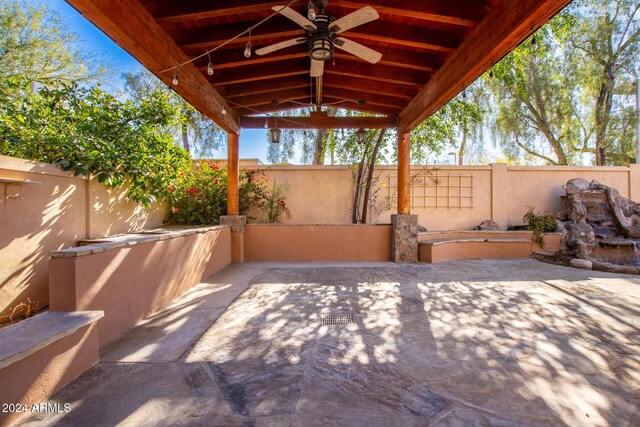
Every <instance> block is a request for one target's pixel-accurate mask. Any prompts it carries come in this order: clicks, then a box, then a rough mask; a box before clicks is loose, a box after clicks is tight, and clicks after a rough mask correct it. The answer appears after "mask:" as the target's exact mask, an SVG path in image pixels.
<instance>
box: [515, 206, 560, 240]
mask: <svg viewBox="0 0 640 427" xmlns="http://www.w3.org/2000/svg"><path fill="white" fill-rule="evenodd" d="M522 221H524V223H525V224H526V225H527V230H531V231H532V232H533V236H532V240H533V242H534V243H537V244H538V245H540V246H541V247H542V246H543V245H544V238H543V237H542V233H551V232H553V231H556V219H555V216H554V214H553V212H545V213H543V214H536V213H535V212H534V210H533V208H532V207H531V206H529V210H527V213H526V214H524V216H523V217H522Z"/></svg>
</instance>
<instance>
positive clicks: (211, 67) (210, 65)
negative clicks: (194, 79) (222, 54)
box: [207, 52, 213, 76]
mask: <svg viewBox="0 0 640 427" xmlns="http://www.w3.org/2000/svg"><path fill="white" fill-rule="evenodd" d="M207 56H208V57H209V64H208V65H207V74H209V75H210V76H213V64H212V63H211V53H210V52H207Z"/></svg>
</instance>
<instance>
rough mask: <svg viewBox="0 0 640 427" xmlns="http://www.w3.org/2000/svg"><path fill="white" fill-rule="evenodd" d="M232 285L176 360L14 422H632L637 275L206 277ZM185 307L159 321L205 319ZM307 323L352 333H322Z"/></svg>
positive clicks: (476, 264)
mask: <svg viewBox="0 0 640 427" xmlns="http://www.w3.org/2000/svg"><path fill="white" fill-rule="evenodd" d="M273 267H277V268H273ZM242 274H244V276H243V277H244V279H243V280H247V281H248V277H249V276H250V277H253V279H251V281H250V283H251V286H250V287H249V288H248V289H247V290H246V291H245V292H244V293H242V295H240V296H239V297H238V298H237V299H236V300H235V301H234V302H233V303H232V304H231V305H230V306H229V307H228V308H227V309H226V310H225V311H224V313H222V314H221V315H220V317H218V318H217V320H216V321H215V323H214V324H213V325H212V326H211V327H210V328H209V329H208V330H207V331H206V332H205V333H204V334H203V335H202V336H201V337H199V338H198V339H197V340H196V341H195V343H194V344H193V346H192V347H191V348H189V349H188V350H187V351H186V352H184V354H182V356H181V357H180V358H179V360H178V359H175V360H174V361H164V362H156V363H149V362H146V363H122V362H105V361H103V362H101V363H100V364H99V365H98V366H97V367H95V368H93V369H92V370H90V371H88V372H87V373H85V374H84V375H83V376H82V377H81V378H79V379H78V380H77V381H75V382H74V383H72V384H70V385H69V386H68V387H67V388H65V389H64V390H62V391H61V392H59V393H58V394H57V395H56V396H55V397H54V399H53V400H52V401H55V402H61V403H71V405H72V407H73V410H72V411H71V412H70V413H68V414H57V415H52V414H48V415H46V416H45V415H44V414H39V415H38V416H37V417H36V416H33V415H32V416H31V417H29V418H28V419H27V420H23V422H24V424H25V425H26V424H29V421H31V422H34V423H38V422H39V423H41V424H42V423H44V424H49V423H51V424H56V425H82V424H88V423H91V424H92V425H115V424H119V423H120V424H121V425H158V424H171V425H253V424H255V425H367V426H372V425H427V424H429V425H431V424H436V425H555V426H558V425H578V424H589V425H616V426H620V425H633V424H634V423H637V422H638V416H639V415H638V413H637V411H638V410H637V405H638V397H639V396H638V388H639V387H640V384H639V382H638V381H639V379H640V374H639V373H638V372H640V360H639V359H638V356H637V355H638V354H640V352H639V350H640V331H639V330H638V328H637V326H635V325H636V324H637V318H638V314H639V309H640V286H639V283H638V279H633V278H629V277H626V276H618V275H613V274H606V273H595V272H587V271H583V270H575V269H567V268H562V267H556V266H551V265H546V264H540V263H538V262H536V261H533V260H501V261H498V260H491V261H489V260H466V261H452V262H447V263H442V264H435V265H429V266H422V265H419V266H407V265H395V264H386V265H381V264H377V265H375V266H373V265H364V264H361V265H360V266H356V265H350V266H344V265H338V264H329V263H327V264H324V265H321V264H309V263H307V264H303V263H300V264H273V263H264V264H262V263H250V264H245V265H235V266H232V267H231V268H227V269H225V270H223V271H221V272H220V273H218V275H216V276H213V277H212V278H211V280H209V282H211V283H212V285H211V286H224V283H226V282H230V283H232V281H233V276H234V275H242ZM215 283H217V284H215ZM203 286H205V285H203ZM202 289H205V288H202ZM198 301H199V302H196V306H197V307H199V308H198V309H197V310H188V308H189V307H188V306H187V305H184V306H182V307H180V305H179V304H178V305H177V306H176V308H177V310H178V312H179V313H182V314H180V315H178V317H177V318H175V319H173V320H172V321H175V322H178V323H177V324H178V325H180V324H187V323H188V322H189V316H191V314H190V313H194V312H195V311H198V310H200V311H202V310H205V309H211V310H214V309H213V308H212V307H213V306H212V305H211V301H209V302H208V303H205V302H204V301H205V300H202V299H200V300H198ZM230 301H231V300H230V299H229V300H228V301H227V302H226V303H225V304H229V303H230ZM203 304H204V305H203ZM206 304H209V305H206ZM213 305H215V304H213ZM220 311H222V310H220ZM322 313H351V314H353V317H354V320H355V322H354V323H353V324H350V325H333V326H327V325H322V324H321V318H320V317H321V316H320V315H321V314H322ZM180 322H182V323H180ZM176 328H177V329H180V328H179V326H178V327H176ZM193 339H196V337H193ZM154 352H155V356H159V355H161V352H162V347H161V346H159V347H158V348H156V349H155V350H154ZM169 359H171V358H169ZM38 419H39V420H41V421H38Z"/></svg>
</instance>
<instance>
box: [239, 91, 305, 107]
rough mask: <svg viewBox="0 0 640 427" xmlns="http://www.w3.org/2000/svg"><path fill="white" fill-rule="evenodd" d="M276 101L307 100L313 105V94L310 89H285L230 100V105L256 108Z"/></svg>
mask: <svg viewBox="0 0 640 427" xmlns="http://www.w3.org/2000/svg"><path fill="white" fill-rule="evenodd" d="M274 100H275V101H278V102H285V101H292V100H295V101H297V100H305V101H306V102H307V103H309V104H311V103H312V94H311V93H309V88H307V87H305V88H300V89H285V90H277V91H274V92H267V93H261V94H258V95H248V96H242V97H238V98H234V99H233V100H229V103H230V104H232V105H234V106H238V107H254V106H256V105H263V104H268V103H269V102H271V101H274ZM301 108H302V107H301Z"/></svg>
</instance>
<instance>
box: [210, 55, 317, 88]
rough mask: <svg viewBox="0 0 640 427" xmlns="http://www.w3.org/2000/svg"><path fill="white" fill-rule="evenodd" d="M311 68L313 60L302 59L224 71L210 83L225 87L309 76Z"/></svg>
mask: <svg viewBox="0 0 640 427" xmlns="http://www.w3.org/2000/svg"><path fill="white" fill-rule="evenodd" d="M310 68H311V60H310V59H308V58H301V59H296V60H291V61H286V62H283V63H280V64H265V65H263V66H261V67H254V68H251V67H249V68H246V67H242V68H240V69H237V70H236V69H233V70H224V71H220V72H218V73H215V74H214V75H213V76H211V77H209V81H210V82H211V84H212V85H213V86H223V85H230V84H236V83H245V82H253V81H257V80H271V79H275V78H278V77H287V76H298V75H302V74H307V75H308V74H309V70H310Z"/></svg>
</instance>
